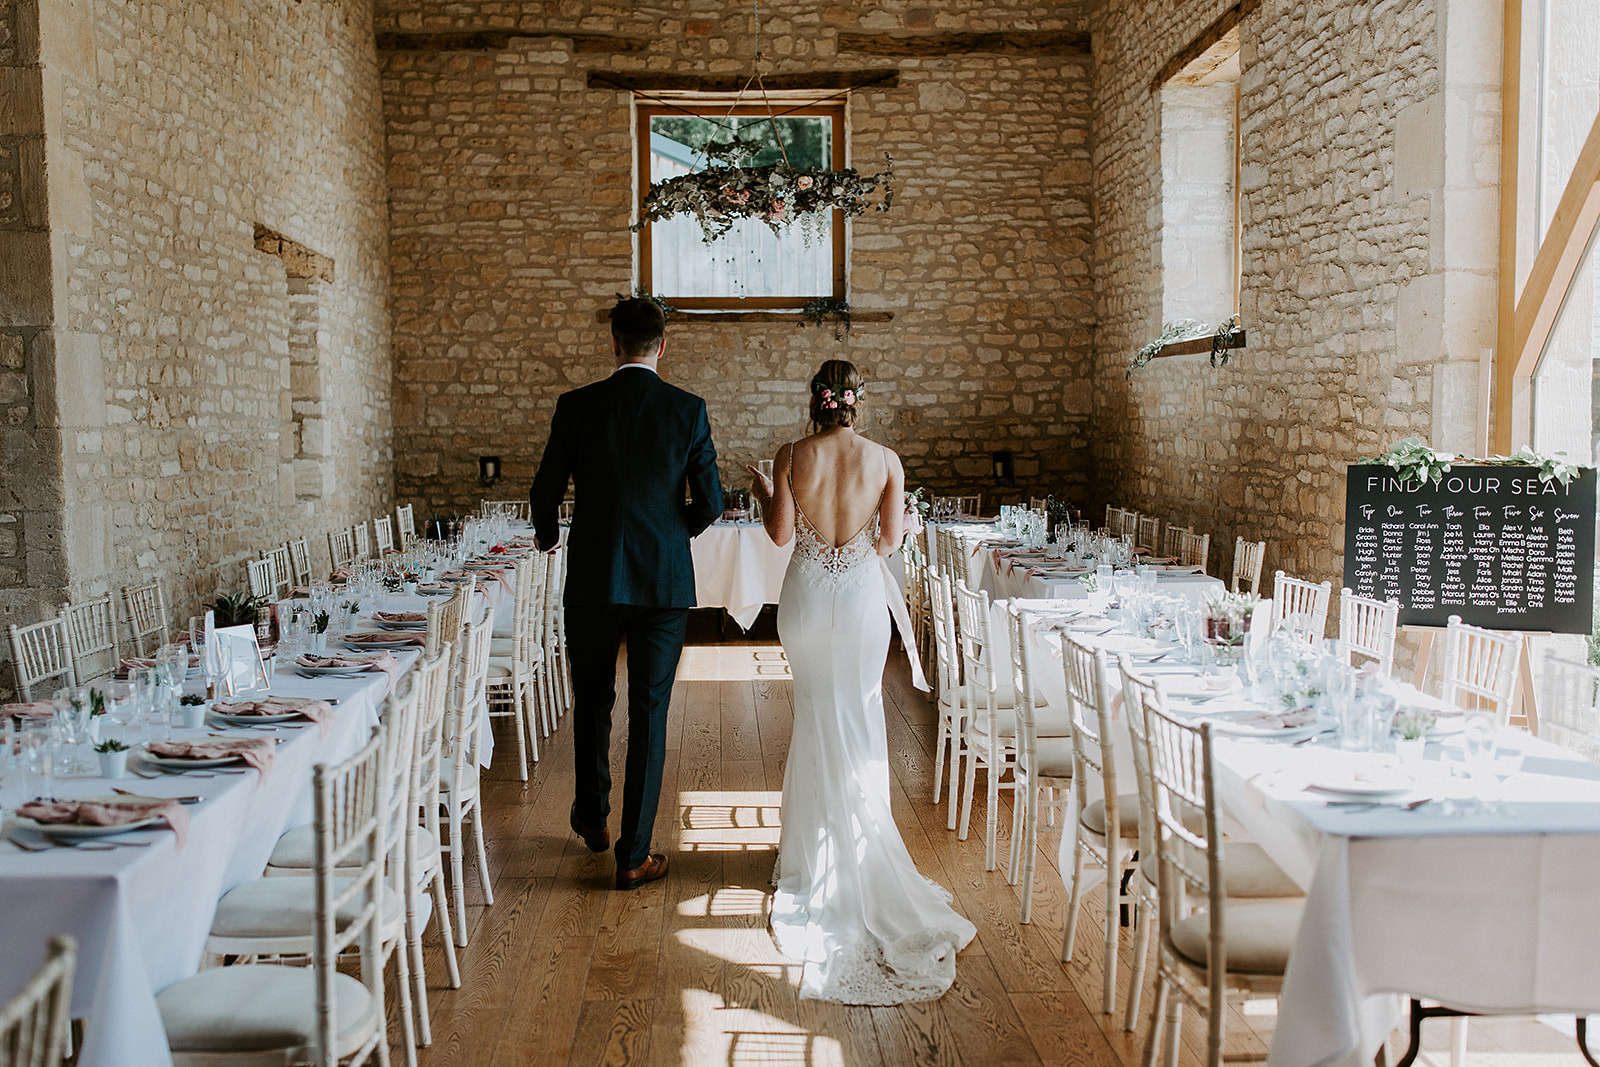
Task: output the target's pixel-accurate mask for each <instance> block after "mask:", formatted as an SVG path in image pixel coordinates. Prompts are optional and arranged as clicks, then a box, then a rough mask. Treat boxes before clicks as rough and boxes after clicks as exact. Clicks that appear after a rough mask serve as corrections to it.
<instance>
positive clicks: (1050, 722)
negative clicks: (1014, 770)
mask: <svg viewBox="0 0 1600 1067" xmlns="http://www.w3.org/2000/svg"><path fill="white" fill-rule="evenodd" d="M994 721H995V727H996V729H997V730H998V731H999V734H1000V736H1001V737H1016V736H1017V712H1016V709H1015V708H997V709H996V710H995V713H994ZM972 730H973V732H974V733H978V734H982V735H984V736H988V732H989V715H988V713H987V712H984V711H980V712H979V713H978V714H977V715H976V716H975V717H974V720H973V723H972ZM1033 733H1034V736H1035V737H1071V736H1072V716H1071V714H1070V713H1069V712H1068V711H1067V710H1066V709H1065V708H1060V709H1057V708H1052V707H1042V708H1041V707H1039V706H1038V705H1037V704H1036V705H1034V712H1033Z"/></svg>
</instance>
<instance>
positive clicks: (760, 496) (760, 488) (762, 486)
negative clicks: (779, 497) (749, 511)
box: [744, 463, 772, 507]
mask: <svg viewBox="0 0 1600 1067" xmlns="http://www.w3.org/2000/svg"><path fill="white" fill-rule="evenodd" d="M744 469H745V470H747V471H749V472H750V473H751V474H752V475H753V476H754V477H755V481H754V482H752V483H751V485H750V492H751V493H753V494H755V498H756V499H757V500H759V501H761V504H762V506H763V507H765V506H766V505H767V504H769V503H770V502H771V501H772V479H771V478H768V477H767V476H766V475H765V474H762V473H761V472H760V471H758V470H756V468H754V467H752V466H751V465H750V464H748V463H746V464H745V465H744Z"/></svg>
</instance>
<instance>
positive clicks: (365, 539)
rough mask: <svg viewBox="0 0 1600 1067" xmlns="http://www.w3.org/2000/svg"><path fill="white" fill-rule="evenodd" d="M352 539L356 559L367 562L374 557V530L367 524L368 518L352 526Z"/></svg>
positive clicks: (359, 561) (358, 561)
mask: <svg viewBox="0 0 1600 1067" xmlns="http://www.w3.org/2000/svg"><path fill="white" fill-rule="evenodd" d="M350 541H351V543H352V544H353V545H355V553H356V554H355V561H356V562H357V563H365V562H367V560H369V559H371V558H372V530H371V529H370V528H369V527H368V526H367V523H366V520H364V519H363V520H362V521H361V522H358V523H356V524H355V525H354V526H352V527H350Z"/></svg>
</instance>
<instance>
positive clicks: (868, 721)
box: [771, 483, 976, 1004]
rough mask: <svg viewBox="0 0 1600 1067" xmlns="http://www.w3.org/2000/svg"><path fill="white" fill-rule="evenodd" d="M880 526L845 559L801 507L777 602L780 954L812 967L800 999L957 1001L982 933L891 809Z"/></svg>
mask: <svg viewBox="0 0 1600 1067" xmlns="http://www.w3.org/2000/svg"><path fill="white" fill-rule="evenodd" d="M792 488H793V486H792V483H791V492H792ZM873 514H874V517H873V518H872V519H871V520H870V521H869V522H868V523H867V526H866V527H865V528H864V529H862V530H861V531H860V532H859V533H857V534H856V535H855V536H854V537H852V538H851V539H850V540H849V541H847V542H846V543H845V544H843V545H840V546H837V547H835V546H833V545H830V544H828V543H827V542H826V541H824V540H823V538H822V537H821V536H819V535H818V533H817V532H816V530H815V529H814V528H813V527H812V526H811V524H810V522H809V521H807V520H806V518H805V515H804V514H803V513H802V512H801V511H800V507H799V504H798V503H796V505H795V541H794V555H793V557H792V558H791V560H790V563H789V570H788V573H787V574H786V575H785V576H784V581H783V592H782V593H781V595H780V599H779V601H778V636H779V638H780V639H781V640H782V641H783V647H784V650H785V652H786V653H787V655H788V658H789V665H790V668H791V669H792V671H793V673H794V735H793V739H792V740H791V742H790V746H789V761H788V765H787V766H786V767H785V769H784V774H783V810H782V833H781V835H780V837H779V843H778V865H777V870H776V872H775V873H774V875H773V882H774V884H775V885H776V887H777V891H776V893H775V894H774V896H773V900H772V919H771V923H772V934H773V937H774V939H775V940H776V942H777V944H778V948H779V950H780V951H782V952H783V954H784V955H786V956H790V957H793V958H796V959H802V960H804V961H805V971H804V975H803V977H802V979H801V985H800V996H801V997H804V998H815V999H820V1000H833V1001H840V1002H843V1003H845V1004H902V1003H906V1002H908V1001H915V1000H932V999H934V998H936V997H938V996H941V995H942V994H943V993H944V992H945V990H947V989H949V988H950V983H951V982H953V981H954V980H955V971H956V953H957V952H959V951H960V950H961V949H962V948H964V947H966V945H967V943H968V942H970V941H971V940H972V938H973V935H974V934H975V933H976V930H975V929H974V927H973V925H972V924H971V923H970V922H968V921H967V920H966V919H965V918H963V917H962V916H961V915H958V914H957V913H956V912H955V911H954V909H952V908H951V907H950V894H949V893H947V892H946V891H945V890H944V889H943V888H941V887H940V886H939V885H937V884H935V883H934V882H931V881H929V880H928V879H926V878H924V877H922V875H921V874H919V873H918V872H917V868H916V864H914V863H913V862H912V860H911V854H910V853H909V852H908V851H906V846H905V842H904V841H902V840H901V838H900V830H899V828H898V827H896V826H895V823H894V816H893V814H892V813H891V812H890V810H889V746H888V739H887V736H886V728H885V723H884V714H883V693H882V684H883V667H884V662H885V660H886V658H887V656H888V651H889V610H888V606H887V603H886V600H885V592H884V575H885V573H886V570H885V567H884V564H883V563H882V562H881V561H880V560H879V558H878V555H877V551H876V548H875V546H876V543H877V539H878V520H877V517H876V516H877V513H876V510H874V513H873Z"/></svg>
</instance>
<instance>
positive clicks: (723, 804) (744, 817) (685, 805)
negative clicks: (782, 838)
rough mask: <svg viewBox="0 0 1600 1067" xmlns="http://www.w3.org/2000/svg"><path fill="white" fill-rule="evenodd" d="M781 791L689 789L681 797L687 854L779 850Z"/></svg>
mask: <svg viewBox="0 0 1600 1067" xmlns="http://www.w3.org/2000/svg"><path fill="white" fill-rule="evenodd" d="M782 801H783V793H782V792H781V791H778V790H765V789H750V790H722V789H713V790H688V791H685V792H682V793H679V794H678V826H679V827H680V829H679V831H678V847H679V850H680V851H683V852H744V851H769V850H772V849H775V848H777V847H778V834H779V830H780V827H779V820H778V807H779V805H780V804H781V803H782Z"/></svg>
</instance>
